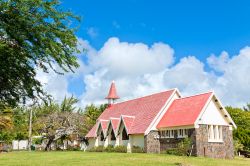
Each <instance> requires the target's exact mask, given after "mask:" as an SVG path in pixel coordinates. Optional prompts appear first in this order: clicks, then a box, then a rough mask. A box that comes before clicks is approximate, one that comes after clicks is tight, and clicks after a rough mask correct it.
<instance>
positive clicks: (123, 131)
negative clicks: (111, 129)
mask: <svg viewBox="0 0 250 166" xmlns="http://www.w3.org/2000/svg"><path fill="white" fill-rule="evenodd" d="M122 140H129V137H128V134H127V131H126V129H125V127H124V128H123V130H122Z"/></svg>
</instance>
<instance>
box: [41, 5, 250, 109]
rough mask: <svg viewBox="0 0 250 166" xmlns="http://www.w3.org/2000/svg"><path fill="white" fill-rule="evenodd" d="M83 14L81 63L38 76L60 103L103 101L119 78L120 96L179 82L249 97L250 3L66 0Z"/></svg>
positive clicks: (235, 100)
mask: <svg viewBox="0 0 250 166" xmlns="http://www.w3.org/2000/svg"><path fill="white" fill-rule="evenodd" d="M61 7H62V9H63V10H66V11H68V10H70V11H72V12H73V13H74V14H76V15H78V16H80V17H81V18H82V21H81V22H80V23H78V26H79V28H78V31H77V32H76V35H77V37H78V41H79V48H80V49H82V48H84V49H85V50H86V51H85V52H82V53H81V54H78V55H77V56H78V58H79V59H78V62H79V64H80V65H81V66H80V68H78V69H76V70H75V73H73V74H72V73H67V74H65V75H64V76H58V75H57V74H55V73H53V72H51V73H50V74H45V73H42V72H41V71H38V75H37V78H38V79H39V80H41V81H42V82H43V84H44V88H45V89H46V90H47V91H48V92H49V93H51V94H52V95H53V96H54V98H55V99H56V100H57V101H61V100H62V99H63V98H64V96H65V95H66V96H70V95H74V96H75V97H77V98H78V99H79V100H80V101H79V106H81V107H84V106H86V105H87V104H91V103H96V104H100V103H104V102H105V100H104V98H105V96H106V95H107V92H108V89H109V86H110V83H111V81H112V80H115V82H116V86H117V91H118V95H119V96H120V97H121V99H120V101H123V100H127V99H131V98H135V97H140V96H144V95H148V94H152V93H157V92H160V91H164V90H167V89H172V88H178V89H179V90H180V92H181V94H182V95H183V96H187V95H194V94H197V93H203V92H207V91H214V92H215V94H216V95H217V96H218V97H219V98H220V99H221V100H222V102H223V104H224V105H232V106H240V107H242V106H244V105H245V104H246V103H248V102H250V95H249V92H250V75H249V72H248V71H250V47H249V46H250V21H249V20H250V1H247V0H245V1H242V0H238V1H235V0H221V1H216V0H210V1H199V0H189V1H184V0H183V1H180V0H155V1H153V0H151V1H150V0H144V1H143V0H126V1H121V0H120V1H119V0H106V1H103V0H95V1H94V0H84V1H81V0H70V1H69V0H61Z"/></svg>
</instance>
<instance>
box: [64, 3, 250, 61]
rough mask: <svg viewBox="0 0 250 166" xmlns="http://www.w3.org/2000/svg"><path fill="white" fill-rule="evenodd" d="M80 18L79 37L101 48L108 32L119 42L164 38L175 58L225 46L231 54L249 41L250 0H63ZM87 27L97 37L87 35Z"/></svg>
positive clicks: (201, 55)
mask: <svg viewBox="0 0 250 166" xmlns="http://www.w3.org/2000/svg"><path fill="white" fill-rule="evenodd" d="M62 4H63V7H64V8H65V9H69V10H71V11H73V12H74V13H75V14H77V15H79V16H81V17H82V18H83V20H82V22H81V24H80V29H79V31H78V33H77V35H78V36H80V37H82V38H84V39H86V40H88V41H90V43H91V45H92V46H94V47H95V48H100V47H101V46H102V45H103V44H104V42H105V41H106V40H107V39H108V38H109V37H113V36H116V37H119V38H120V40H121V41H127V42H143V43H146V44H149V45H150V44H152V43H154V42H159V41H161V42H164V43H168V44H169V45H170V46H171V47H173V48H174V49H175V53H176V57H177V58H180V57H183V56H186V55H195V56H197V57H198V58H199V59H200V60H204V59H206V57H207V56H208V55H209V54H211V53H215V54H219V53H220V52H221V51H223V50H226V51H228V52H229V53H230V55H231V54H236V53H238V51H239V50H240V49H241V48H242V47H244V46H246V45H249V43H250V21H249V19H250V1H247V0H245V1H235V0H221V1H218V0H210V1H206V2H204V1H199V0H189V1H183V0H182V1H180V0H171V1H169V0H157V1H152V0H151V1H149V0H146V1H145V0H126V1H118V0H108V1H103V0H99V1H98V0H84V1H79V0H70V1H68V0H62ZM88 28H94V29H95V30H96V33H97V34H96V36H95V37H90V36H89V35H88V34H87V29H88Z"/></svg>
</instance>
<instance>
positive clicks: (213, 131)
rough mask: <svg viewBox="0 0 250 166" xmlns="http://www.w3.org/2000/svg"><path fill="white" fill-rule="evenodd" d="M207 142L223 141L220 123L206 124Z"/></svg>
mask: <svg viewBox="0 0 250 166" xmlns="http://www.w3.org/2000/svg"><path fill="white" fill-rule="evenodd" d="M207 130H208V142H223V132H222V125H208V127H207Z"/></svg>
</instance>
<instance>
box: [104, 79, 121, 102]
mask: <svg viewBox="0 0 250 166" xmlns="http://www.w3.org/2000/svg"><path fill="white" fill-rule="evenodd" d="M119 98H120V97H119V96H118V95H117V93H116V88H115V81H112V83H111V86H110V89H109V94H108V96H107V97H105V99H108V104H114V103H115V100H116V99H119Z"/></svg>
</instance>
